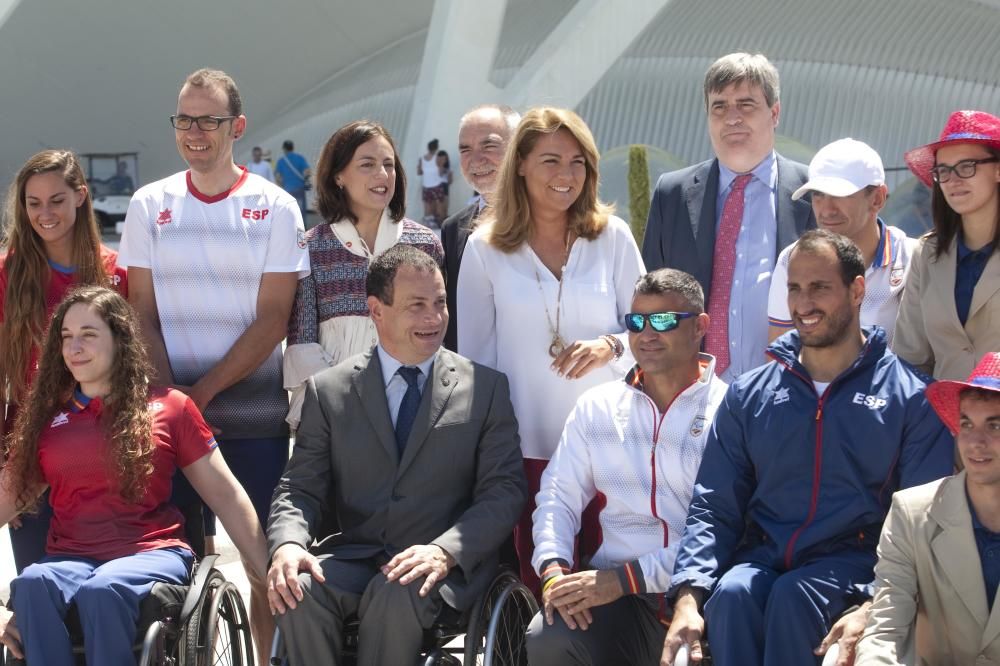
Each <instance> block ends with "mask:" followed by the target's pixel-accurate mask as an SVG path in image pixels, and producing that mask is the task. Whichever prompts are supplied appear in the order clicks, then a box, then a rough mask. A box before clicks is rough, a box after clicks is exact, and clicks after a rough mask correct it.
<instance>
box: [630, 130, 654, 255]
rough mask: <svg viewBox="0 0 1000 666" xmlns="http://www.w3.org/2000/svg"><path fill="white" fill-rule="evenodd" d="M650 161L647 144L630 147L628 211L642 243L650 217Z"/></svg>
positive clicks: (631, 224) (631, 222) (634, 232)
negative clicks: (647, 220) (647, 157)
mask: <svg viewBox="0 0 1000 666" xmlns="http://www.w3.org/2000/svg"><path fill="white" fill-rule="evenodd" d="M650 196H651V193H650V191H649V162H648V160H647V159H646V146H643V145H633V146H629V149H628V213H629V226H631V227H632V235H633V236H634V237H635V242H636V243H638V244H639V245H642V236H643V234H644V233H645V232H646V218H647V217H649V198H650Z"/></svg>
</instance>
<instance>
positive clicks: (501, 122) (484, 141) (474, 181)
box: [441, 104, 521, 351]
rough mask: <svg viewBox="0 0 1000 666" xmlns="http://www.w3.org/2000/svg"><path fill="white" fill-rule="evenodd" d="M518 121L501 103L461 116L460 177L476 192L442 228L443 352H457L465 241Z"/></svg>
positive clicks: (493, 186)
mask: <svg viewBox="0 0 1000 666" xmlns="http://www.w3.org/2000/svg"><path fill="white" fill-rule="evenodd" d="M519 122H521V114H519V113H518V112H517V111H515V110H514V109H512V108H510V107H509V106H505V105H503V104H483V105H482V106H477V107H475V108H474V109H471V110H470V111H468V112H467V113H466V114H465V115H464V116H462V121H461V122H460V123H459V126H458V159H459V162H460V163H461V165H462V176H463V177H464V178H465V182H467V183H468V184H469V186H470V187H472V189H474V190H475V191H476V192H478V194H479V196H477V197H476V198H475V200H474V201H472V202H471V203H470V204H469V205H468V206H466V207H465V208H463V209H462V210H460V211H458V212H457V213H455V214H454V215H452V216H451V217H449V218H448V219H447V220H445V221H444V223H443V224H442V225H441V245H443V246H444V272H445V287H446V288H447V290H448V313H449V315H450V321H449V322H448V332H447V333H445V336H444V346H445V348H446V349H450V350H452V351H458V326H457V324H456V322H457V321H458V313H457V312H456V300H457V298H458V270H459V267H460V266H461V264H462V253H463V252H464V251H465V242H466V241H467V240H469V234H471V233H472V230H473V229H474V228H475V224H476V220H477V219H478V218H479V216H480V215H482V213H483V209H484V208H486V206H487V205H488V204H489V200H490V197H492V196H493V190H495V189H496V184H497V177H498V176H499V175H500V163H501V162H502V161H503V154H504V151H506V149H507V141H508V140H509V139H510V135H511V134H513V133H514V130H515V129H516V128H517V124H518V123H519Z"/></svg>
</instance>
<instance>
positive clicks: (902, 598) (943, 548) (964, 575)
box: [854, 472, 1000, 666]
mask: <svg viewBox="0 0 1000 666" xmlns="http://www.w3.org/2000/svg"><path fill="white" fill-rule="evenodd" d="M878 554H879V560H878V564H876V565H875V583H876V592H875V599H874V600H873V602H872V608H871V611H870V612H869V614H868V628H867V629H866V630H865V634H864V636H863V637H862V638H861V641H860V642H859V643H858V654H857V660H856V661H855V662H854V663H855V664H856V665H857V666H875V665H876V664H880V665H881V664H885V665H888V664H920V665H923V664H927V665H931V666H968V665H970V664H982V665H983V666H986V665H987V664H993V665H997V664H1000V605H997V604H996V603H994V604H993V606H992V609H991V608H990V603H989V601H988V600H987V598H986V585H985V583H984V582H983V570H982V567H981V566H980V562H979V551H978V549H977V548H976V537H975V535H974V534H973V529H972V514H971V513H970V512H969V503H968V500H967V498H966V494H965V472H962V473H960V474H958V475H956V476H949V477H947V478H944V479H941V480H938V481H934V482H931V483H928V484H925V485H922V486H917V487H915V488H909V489H907V490H901V491H899V492H897V493H896V494H895V495H893V496H892V508H891V509H890V510H889V515H888V516H887V517H886V520H885V525H884V527H883V528H882V538H881V539H880V540H879V544H878Z"/></svg>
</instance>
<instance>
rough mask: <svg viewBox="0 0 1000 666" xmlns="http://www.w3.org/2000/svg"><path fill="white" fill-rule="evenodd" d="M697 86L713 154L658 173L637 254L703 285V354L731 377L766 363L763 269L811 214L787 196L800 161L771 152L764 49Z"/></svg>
mask: <svg viewBox="0 0 1000 666" xmlns="http://www.w3.org/2000/svg"><path fill="white" fill-rule="evenodd" d="M704 87H705V108H706V110H707V112H708V131H709V137H710V138H711V141H712V149H713V151H714V152H715V158H714V159H711V160H708V161H706V162H702V163H701V164H696V165H694V166H692V167H688V168H686V169H681V170H679V171H672V172H670V173H666V174H663V175H662V176H660V179H659V182H657V184H656V190H655V191H654V192H653V200H652V203H651V204H650V209H649V220H648V222H647V225H646V235H645V238H644V239H643V243H642V259H643V261H644V262H645V264H646V269H647V270H650V271H652V270H656V269H657V268H663V267H669V268H677V269H679V270H682V271H685V272H687V273H690V274H691V275H694V276H695V278H697V280H698V282H700V283H701V286H702V289H704V291H705V295H706V296H707V297H708V298H707V306H708V314H709V316H710V317H711V320H712V323H711V325H710V327H709V333H708V335H707V336H706V338H705V351H706V352H708V353H710V354H712V355H713V356H715V357H716V372H718V373H719V374H720V376H721V377H722V378H723V379H725V380H726V381H732V380H733V379H735V378H736V377H737V376H739V375H740V374H742V373H743V372H746V371H747V370H750V369H752V368H754V367H756V366H758V365H760V364H761V363H763V362H764V361H765V357H764V349H765V348H766V347H767V343H768V339H767V297H768V289H769V287H770V274H771V271H772V270H773V269H774V263H775V260H776V259H777V256H778V253H779V252H780V251H781V250H782V249H784V248H785V247H786V246H788V245H790V244H791V243H793V242H794V241H795V240H796V239H797V238H798V237H799V236H800V235H802V233H803V232H805V231H806V230H808V229H812V228H814V227H815V226H816V220H815V217H814V216H813V212H812V208H811V206H810V202H809V201H807V200H799V201H792V192H794V191H795V190H796V189H797V188H798V187H799V186H801V185H802V184H803V183H804V182H805V181H806V180H807V177H808V173H807V169H806V167H805V165H803V164H799V163H797V162H792V161H791V160H787V159H785V158H783V157H781V156H780V155H778V154H777V153H775V152H774V131H775V128H776V127H777V126H778V117H779V115H780V111H781V104H780V101H779V82H778V72H777V70H776V69H775V68H774V66H773V65H772V64H771V63H770V62H769V61H768V59H767V58H766V57H764V56H763V55H759V54H758V55H750V54H747V53H733V54H730V55H727V56H723V57H722V58H719V59H718V60H717V61H715V62H714V63H713V64H712V66H711V67H709V69H708V71H707V72H706V74H705V83H704Z"/></svg>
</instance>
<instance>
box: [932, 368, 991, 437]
mask: <svg viewBox="0 0 1000 666" xmlns="http://www.w3.org/2000/svg"><path fill="white" fill-rule="evenodd" d="M969 388H974V389H985V390H987V391H996V392H997V394H998V395H1000V353H998V352H990V353H988V354H985V355H984V356H983V359H982V360H981V361H979V365H977V366H976V368H975V370H973V371H972V374H971V375H969V380H968V381H965V382H956V381H946V380H941V381H937V382H934V383H933V384H931V385H930V386H928V387H927V401H928V402H929V403H931V407H933V408H934V411H935V412H937V415H938V416H939V417H940V418H941V422H942V423H944V424H945V425H946V426H948V430H951V432H952V433H954V434H958V400H959V397H960V396H961V394H962V391H964V390H965V389H969Z"/></svg>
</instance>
